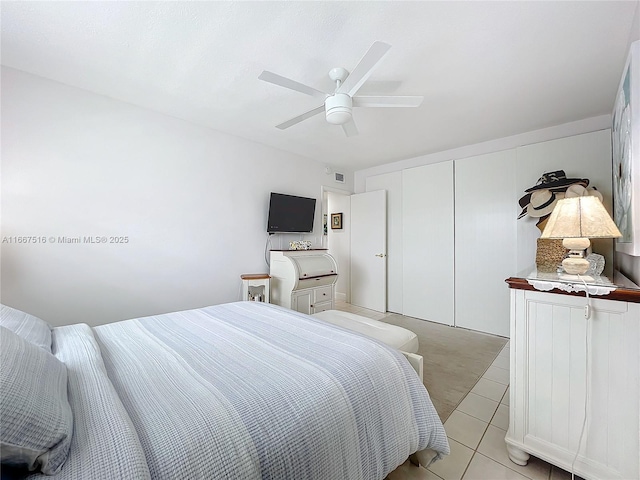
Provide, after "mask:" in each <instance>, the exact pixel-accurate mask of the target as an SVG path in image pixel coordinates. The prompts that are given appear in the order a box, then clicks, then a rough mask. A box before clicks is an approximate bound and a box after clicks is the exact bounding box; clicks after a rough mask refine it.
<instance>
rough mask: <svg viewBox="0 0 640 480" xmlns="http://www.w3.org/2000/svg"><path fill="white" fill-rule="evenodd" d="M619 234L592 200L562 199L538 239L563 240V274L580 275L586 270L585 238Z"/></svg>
mask: <svg viewBox="0 0 640 480" xmlns="http://www.w3.org/2000/svg"><path fill="white" fill-rule="evenodd" d="M620 236H621V234H620V231H619V230H618V228H617V227H616V225H615V223H613V220H612V219H611V217H610V216H609V214H608V213H607V211H606V210H605V208H604V205H602V202H601V201H600V200H599V199H598V198H597V197H594V196H583V197H574V198H565V199H563V200H560V201H558V204H557V205H556V206H555V208H554V210H553V213H552V214H551V217H550V218H549V221H548V222H547V226H546V227H545V229H544V232H542V236H541V237H540V238H550V239H563V240H562V245H563V246H564V247H565V248H568V249H569V256H568V257H567V258H565V259H564V260H563V261H562V267H563V268H564V271H565V272H567V273H569V274H577V275H582V274H584V273H586V272H587V270H589V267H590V264H589V261H588V260H587V259H586V258H584V253H583V252H584V251H585V250H586V249H587V248H589V245H590V242H589V238H617V237H620Z"/></svg>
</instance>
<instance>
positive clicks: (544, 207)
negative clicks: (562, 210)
mask: <svg viewBox="0 0 640 480" xmlns="http://www.w3.org/2000/svg"><path fill="white" fill-rule="evenodd" d="M562 198H564V192H552V191H551V190H536V191H535V192H533V193H532V194H531V203H529V205H528V206H527V215H529V216H530V217H533V218H540V217H544V216H545V215H549V214H550V213H551V212H552V211H553V207H555V206H556V203H557V202H558V200H560V199H562Z"/></svg>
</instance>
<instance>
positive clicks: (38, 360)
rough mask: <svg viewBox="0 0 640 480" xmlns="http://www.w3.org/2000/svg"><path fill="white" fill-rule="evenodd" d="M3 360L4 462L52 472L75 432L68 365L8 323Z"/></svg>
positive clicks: (0, 424) (0, 349) (0, 426)
mask: <svg viewBox="0 0 640 480" xmlns="http://www.w3.org/2000/svg"><path fill="white" fill-rule="evenodd" d="M0 365H1V366H2V368H0V391H1V392H2V395H1V396H0V410H1V411H2V415H1V416H0V457H1V459H2V463H3V464H9V465H15V466H26V467H27V468H28V469H29V470H40V471H42V473H45V474H48V475H53V474H55V473H56V472H58V471H59V470H60V468H61V467H62V465H63V464H64V461H65V460H66V458H67V455H68V453H69V446H70V444H71V436H72V434H73V415H72V412H71V406H70V405H69V400H68V398H67V368H66V366H65V365H64V364H63V363H62V362H61V361H60V360H58V359H57V358H56V357H54V356H53V355H52V354H51V353H49V352H46V351H45V350H44V349H42V348H40V347H37V346H35V345H33V344H32V343H29V342H28V341H26V340H25V339H24V338H21V337H19V336H18V335H16V334H15V333H14V332H12V331H11V330H8V329H7V328H4V327H0Z"/></svg>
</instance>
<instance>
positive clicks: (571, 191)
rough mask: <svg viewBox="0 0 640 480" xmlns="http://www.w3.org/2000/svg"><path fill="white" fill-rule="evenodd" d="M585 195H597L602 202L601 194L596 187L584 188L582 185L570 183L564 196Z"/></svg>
mask: <svg viewBox="0 0 640 480" xmlns="http://www.w3.org/2000/svg"><path fill="white" fill-rule="evenodd" d="M586 196H591V197H597V198H598V199H599V200H600V201H601V202H602V194H601V193H600V192H599V191H598V190H596V187H593V188H584V187H583V186H582V185H571V186H570V187H569V188H567V191H566V192H565V197H566V198H574V197H586Z"/></svg>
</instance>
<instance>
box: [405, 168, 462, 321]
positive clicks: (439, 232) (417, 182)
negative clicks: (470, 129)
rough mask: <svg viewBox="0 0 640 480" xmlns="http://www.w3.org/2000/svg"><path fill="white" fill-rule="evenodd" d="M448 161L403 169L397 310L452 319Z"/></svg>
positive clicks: (450, 196) (451, 246)
mask: <svg viewBox="0 0 640 480" xmlns="http://www.w3.org/2000/svg"><path fill="white" fill-rule="evenodd" d="M453 215H454V210H453V162H452V161H448V162H442V163H434V164H431V165H425V166H422V167H417V168H410V169H407V170H403V171H402V247H403V262H402V265H403V268H402V270H403V271H402V287H403V295H402V310H403V314H404V315H408V316H410V317H416V318H421V319H424V320H431V321H433V322H438V323H444V324H446V325H453V322H454V320H453V318H454V317H453V312H454V302H453V290H454V280H453V275H454V262H453V252H454V238H453V224H454V220H453Z"/></svg>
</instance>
